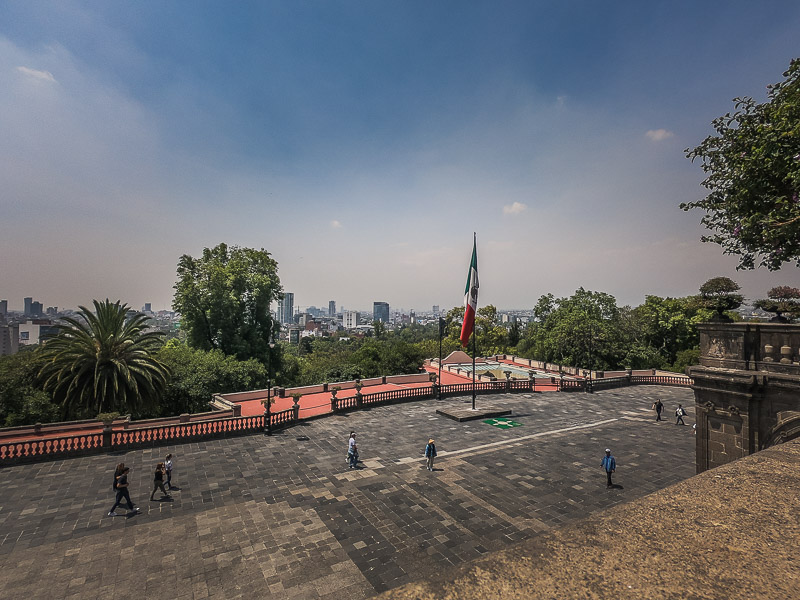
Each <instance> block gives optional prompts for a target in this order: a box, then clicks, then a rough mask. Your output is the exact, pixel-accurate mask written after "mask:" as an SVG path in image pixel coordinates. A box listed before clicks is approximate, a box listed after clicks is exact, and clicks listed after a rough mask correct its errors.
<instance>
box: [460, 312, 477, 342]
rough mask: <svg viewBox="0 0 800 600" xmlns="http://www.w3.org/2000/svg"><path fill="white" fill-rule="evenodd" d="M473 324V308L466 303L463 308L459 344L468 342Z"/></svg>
mask: <svg viewBox="0 0 800 600" xmlns="http://www.w3.org/2000/svg"><path fill="white" fill-rule="evenodd" d="M474 326H475V309H474V308H472V306H471V305H467V307H466V309H465V310H464V323H463V324H462V325H461V345H462V346H465V347H466V345H467V344H469V336H470V335H471V334H472V329H473V328H474Z"/></svg>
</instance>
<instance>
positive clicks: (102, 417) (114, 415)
mask: <svg viewBox="0 0 800 600" xmlns="http://www.w3.org/2000/svg"><path fill="white" fill-rule="evenodd" d="M118 418H119V413H118V412H116V411H112V412H106V413H99V414H98V415H97V420H98V421H102V422H103V425H105V426H106V427H110V426H111V425H112V424H113V423H114V421H115V420H116V419H118Z"/></svg>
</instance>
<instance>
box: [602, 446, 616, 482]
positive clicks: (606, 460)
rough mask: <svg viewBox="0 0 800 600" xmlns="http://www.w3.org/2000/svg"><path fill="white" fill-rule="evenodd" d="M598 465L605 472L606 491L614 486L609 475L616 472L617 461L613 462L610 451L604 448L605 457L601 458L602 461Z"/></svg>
mask: <svg viewBox="0 0 800 600" xmlns="http://www.w3.org/2000/svg"><path fill="white" fill-rule="evenodd" d="M600 464H601V465H603V468H604V469H605V470H606V476H607V477H608V485H606V489H608V488H610V487H612V486H613V485H614V484H613V483H611V474H612V473H613V472H614V471H616V470H617V461H616V460H614V457H613V456H611V450H610V449H609V448H606V455H605V456H604V457H603V460H602V462H601V463H600Z"/></svg>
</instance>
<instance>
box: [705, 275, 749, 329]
mask: <svg viewBox="0 0 800 600" xmlns="http://www.w3.org/2000/svg"><path fill="white" fill-rule="evenodd" d="M739 289H740V288H739V284H738V283H736V282H735V281H733V279H730V278H729V277H712V278H711V279H709V280H708V281H706V282H705V283H704V284H703V285H701V286H700V301H701V304H702V305H703V306H704V307H705V308H708V309H710V310H713V311H715V313H716V314H715V315H714V317H713V318H714V319H715V320H718V321H731V320H732V319H731V317H730V316H726V315H725V314H724V313H725V312H726V311H729V310H733V309H735V308H739V307H740V306H741V305H742V302H744V296H742V295H741V294H737V293H736V292H738V291H739Z"/></svg>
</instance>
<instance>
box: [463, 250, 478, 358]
mask: <svg viewBox="0 0 800 600" xmlns="http://www.w3.org/2000/svg"><path fill="white" fill-rule="evenodd" d="M477 310H478V247H477V242H476V240H474V239H473V241H472V261H470V264H469V273H467V288H466V289H465V290H464V323H463V324H462V325H461V345H462V346H466V345H467V344H469V336H470V335H471V334H472V330H473V329H475V312H476V311H477Z"/></svg>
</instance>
